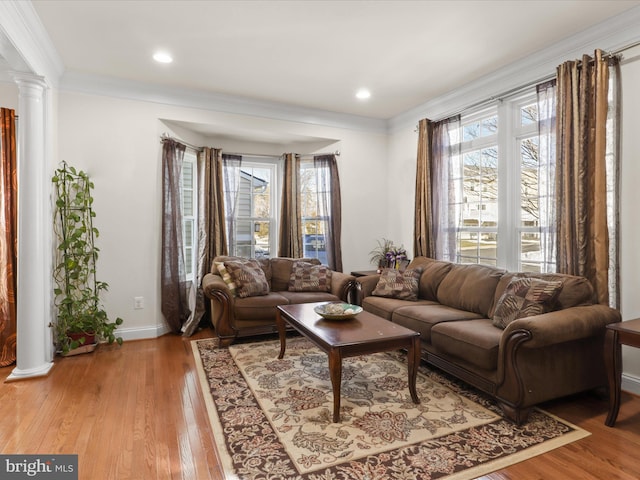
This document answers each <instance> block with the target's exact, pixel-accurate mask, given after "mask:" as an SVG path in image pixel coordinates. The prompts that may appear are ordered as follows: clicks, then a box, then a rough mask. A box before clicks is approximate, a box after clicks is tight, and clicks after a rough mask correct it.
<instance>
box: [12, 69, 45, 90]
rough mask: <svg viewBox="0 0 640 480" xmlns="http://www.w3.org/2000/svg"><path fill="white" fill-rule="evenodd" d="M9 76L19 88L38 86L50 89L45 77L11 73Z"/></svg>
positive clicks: (25, 73)
mask: <svg viewBox="0 0 640 480" xmlns="http://www.w3.org/2000/svg"><path fill="white" fill-rule="evenodd" d="M9 76H10V77H11V78H12V79H13V81H14V82H15V83H16V84H18V86H22V85H25V86H27V85H28V86H38V87H41V88H43V89H44V88H47V87H48V85H47V82H46V81H45V78H44V77H42V76H40V75H34V74H33V73H27V72H17V71H11V72H9Z"/></svg>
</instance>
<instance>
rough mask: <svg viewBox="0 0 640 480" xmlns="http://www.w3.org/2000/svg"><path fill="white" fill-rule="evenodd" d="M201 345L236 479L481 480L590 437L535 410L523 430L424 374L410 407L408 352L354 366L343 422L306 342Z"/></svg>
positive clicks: (456, 386) (470, 394) (486, 404)
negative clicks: (282, 350) (337, 418)
mask: <svg viewBox="0 0 640 480" xmlns="http://www.w3.org/2000/svg"><path fill="white" fill-rule="evenodd" d="M217 345H218V344H217V340H216V339H205V340H195V341H193V342H192V346H193V352H194V356H195V360H196V365H197V369H198V374H199V377H200V381H201V385H202V389H203V392H204V395H205V402H206V404H207V409H208V413H209V418H210V420H211V427H212V429H213V432H214V435H215V438H216V445H217V449H218V454H219V457H220V464H221V465H222V466H223V469H224V471H225V474H226V476H227V478H228V479H240V480H249V479H251V480H254V479H256V480H257V479H286V480H290V479H300V480H302V479H305V480H346V479H362V480H365V479H366V480H387V479H403V480H409V479H420V480H430V479H447V480H454V479H455V480H461V479H472V478H476V477H478V476H481V475H485V474H488V473H490V472H492V471H496V470H499V469H501V468H504V467H506V466H508V465H512V464H514V463H517V462H519V461H522V460H525V459H527V458H531V457H533V456H535V455H539V454H541V453H544V452H547V451H549V450H552V449H554V448H557V447H559V446H561V445H565V444H567V443H570V442H572V441H575V440H578V439H580V438H583V437H585V436H587V435H589V433H588V432H586V431H584V430H582V429H580V428H578V427H576V426H574V425H571V424H569V423H567V422H564V421H563V420H561V419H559V418H557V417H554V416H551V415H549V414H547V413H545V412H543V411H540V410H534V411H533V412H532V413H531V415H530V420H529V422H528V423H527V424H525V425H523V426H521V427H518V426H516V425H514V424H513V423H511V422H509V421H508V420H504V419H503V418H502V417H501V416H500V409H499V408H498V407H497V406H496V405H495V404H494V402H493V401H492V400H491V399H490V398H488V397H486V396H485V395H484V394H482V393H479V392H477V391H475V390H471V389H470V388H469V387H465V386H464V384H462V383H459V382H457V381H456V380H454V379H451V378H449V377H446V376H444V375H443V374H441V373H436V372H434V371H432V370H430V369H429V368H428V367H427V366H426V365H424V364H423V365H421V367H420V371H419V373H418V380H417V384H416V387H417V390H418V395H419V397H420V400H421V403H420V404H418V405H416V404H414V403H413V402H412V401H411V397H410V395H409V391H408V386H407V364H406V357H405V355H404V354H403V353H402V352H387V353H377V354H374V355H363V356H359V357H352V358H346V359H343V367H342V388H341V422H340V423H332V421H331V419H332V411H333V394H332V389H331V380H330V377H329V369H328V358H327V355H326V354H325V353H323V352H322V351H320V350H319V349H318V348H317V347H315V346H314V345H313V344H312V343H311V342H309V341H308V340H307V339H305V338H302V337H293V338H288V339H287V348H286V353H285V356H284V358H283V359H282V360H278V359H277V356H278V353H279V351H280V344H279V341H277V340H268V341H263V342H258V343H244V344H235V345H232V346H231V347H229V348H228V349H226V348H218V346H217Z"/></svg>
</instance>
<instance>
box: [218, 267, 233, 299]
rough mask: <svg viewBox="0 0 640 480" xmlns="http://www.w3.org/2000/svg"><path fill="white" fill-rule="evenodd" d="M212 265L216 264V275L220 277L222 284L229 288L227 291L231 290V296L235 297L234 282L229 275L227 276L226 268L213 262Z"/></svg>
mask: <svg viewBox="0 0 640 480" xmlns="http://www.w3.org/2000/svg"><path fill="white" fill-rule="evenodd" d="M214 263H215V264H216V268H217V269H218V273H219V274H220V276H221V277H222V280H224V283H226V284H227V287H229V290H231V295H233V296H234V297H235V296H236V294H237V292H236V288H237V287H236V282H234V281H233V278H231V275H230V274H229V271H228V270H227V267H225V266H224V262H214Z"/></svg>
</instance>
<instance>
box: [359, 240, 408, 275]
mask: <svg viewBox="0 0 640 480" xmlns="http://www.w3.org/2000/svg"><path fill="white" fill-rule="evenodd" d="M369 255H371V257H370V261H371V263H372V264H374V265H377V267H378V273H380V272H381V271H382V269H383V268H397V269H402V268H404V267H405V266H406V264H408V263H409V262H408V259H407V251H406V250H405V249H404V247H396V246H395V245H394V244H393V241H391V240H387V239H386V238H383V239H382V241H380V240H378V245H377V246H376V248H374V249H373V250H371V251H370V252H369Z"/></svg>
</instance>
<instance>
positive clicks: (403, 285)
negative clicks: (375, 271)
mask: <svg viewBox="0 0 640 480" xmlns="http://www.w3.org/2000/svg"><path fill="white" fill-rule="evenodd" d="M420 275H422V268H421V267H419V268H411V269H408V270H405V271H404V272H401V271H400V270H395V269H393V268H385V269H383V270H382V274H381V275H380V279H379V280H378V284H377V285H376V288H375V289H374V290H373V292H371V295H375V296H376V297H387V298H397V299H399V300H411V301H414V302H415V301H416V300H418V285H419V283H420Z"/></svg>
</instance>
